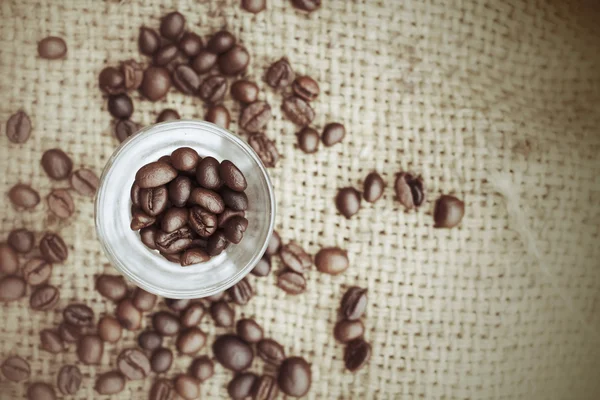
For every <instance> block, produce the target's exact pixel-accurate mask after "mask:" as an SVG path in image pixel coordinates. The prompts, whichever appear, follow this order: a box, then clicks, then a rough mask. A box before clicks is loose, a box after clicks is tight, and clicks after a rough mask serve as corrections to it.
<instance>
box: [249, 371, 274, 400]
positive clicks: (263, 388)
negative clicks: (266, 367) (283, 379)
mask: <svg viewBox="0 0 600 400" xmlns="http://www.w3.org/2000/svg"><path fill="white" fill-rule="evenodd" d="M253 391H254V397H253V399H254V400H275V399H276V398H277V395H278V394H279V389H278V388H277V382H276V381H275V378H273V377H272V376H270V375H263V376H261V377H260V378H258V380H257V381H256V383H255V384H254V389H253Z"/></svg>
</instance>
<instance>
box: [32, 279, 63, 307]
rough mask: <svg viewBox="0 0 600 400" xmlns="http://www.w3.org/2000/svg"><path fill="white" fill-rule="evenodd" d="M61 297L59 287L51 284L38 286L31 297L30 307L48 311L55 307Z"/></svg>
mask: <svg viewBox="0 0 600 400" xmlns="http://www.w3.org/2000/svg"><path fill="white" fill-rule="evenodd" d="M59 298H60V293H59V292H58V289H57V288H56V287H54V286H51V285H42V286H38V287H37V288H36V289H35V290H34V291H33V293H31V297H30V298H29V307H31V308H32V309H33V310H36V311H47V310H49V309H51V308H53V307H54V306H55V305H56V303H58V300H59Z"/></svg>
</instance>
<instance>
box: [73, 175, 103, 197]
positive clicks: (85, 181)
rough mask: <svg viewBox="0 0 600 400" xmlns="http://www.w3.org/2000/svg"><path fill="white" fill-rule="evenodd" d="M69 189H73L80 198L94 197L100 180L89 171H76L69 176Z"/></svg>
mask: <svg viewBox="0 0 600 400" xmlns="http://www.w3.org/2000/svg"><path fill="white" fill-rule="evenodd" d="M70 182H71V187H72V188H73V189H75V191H76V192H77V193H79V194H80V195H82V196H89V197H94V195H95V194H96V190H98V186H99V185H100V179H98V176H96V174H95V173H94V172H93V171H90V170H89V169H85V168H82V169H78V170H77V171H75V172H73V173H72V174H71V178H70Z"/></svg>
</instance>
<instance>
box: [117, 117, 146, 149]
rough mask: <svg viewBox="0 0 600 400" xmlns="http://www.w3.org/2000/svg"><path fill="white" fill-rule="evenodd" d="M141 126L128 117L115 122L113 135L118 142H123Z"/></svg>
mask: <svg viewBox="0 0 600 400" xmlns="http://www.w3.org/2000/svg"><path fill="white" fill-rule="evenodd" d="M140 128H141V126H140V125H139V124H138V123H136V122H133V121H131V120H129V119H122V120H119V121H117V123H116V124H115V136H116V137H117V139H119V142H121V143H122V142H124V141H125V139H127V138H128V137H129V136H131V135H133V134H134V133H136V132H137V131H139V130H140Z"/></svg>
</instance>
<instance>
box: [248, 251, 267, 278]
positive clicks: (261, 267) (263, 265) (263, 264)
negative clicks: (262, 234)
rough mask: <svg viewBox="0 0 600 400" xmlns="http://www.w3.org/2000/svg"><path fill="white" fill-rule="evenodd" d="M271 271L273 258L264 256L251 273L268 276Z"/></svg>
mask: <svg viewBox="0 0 600 400" xmlns="http://www.w3.org/2000/svg"><path fill="white" fill-rule="evenodd" d="M270 272H271V259H270V257H269V256H266V255H264V256H262V258H261V259H260V260H259V261H258V263H256V266H255V267H254V268H253V269H252V271H251V273H252V275H255V276H267V275H269V273H270Z"/></svg>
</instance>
